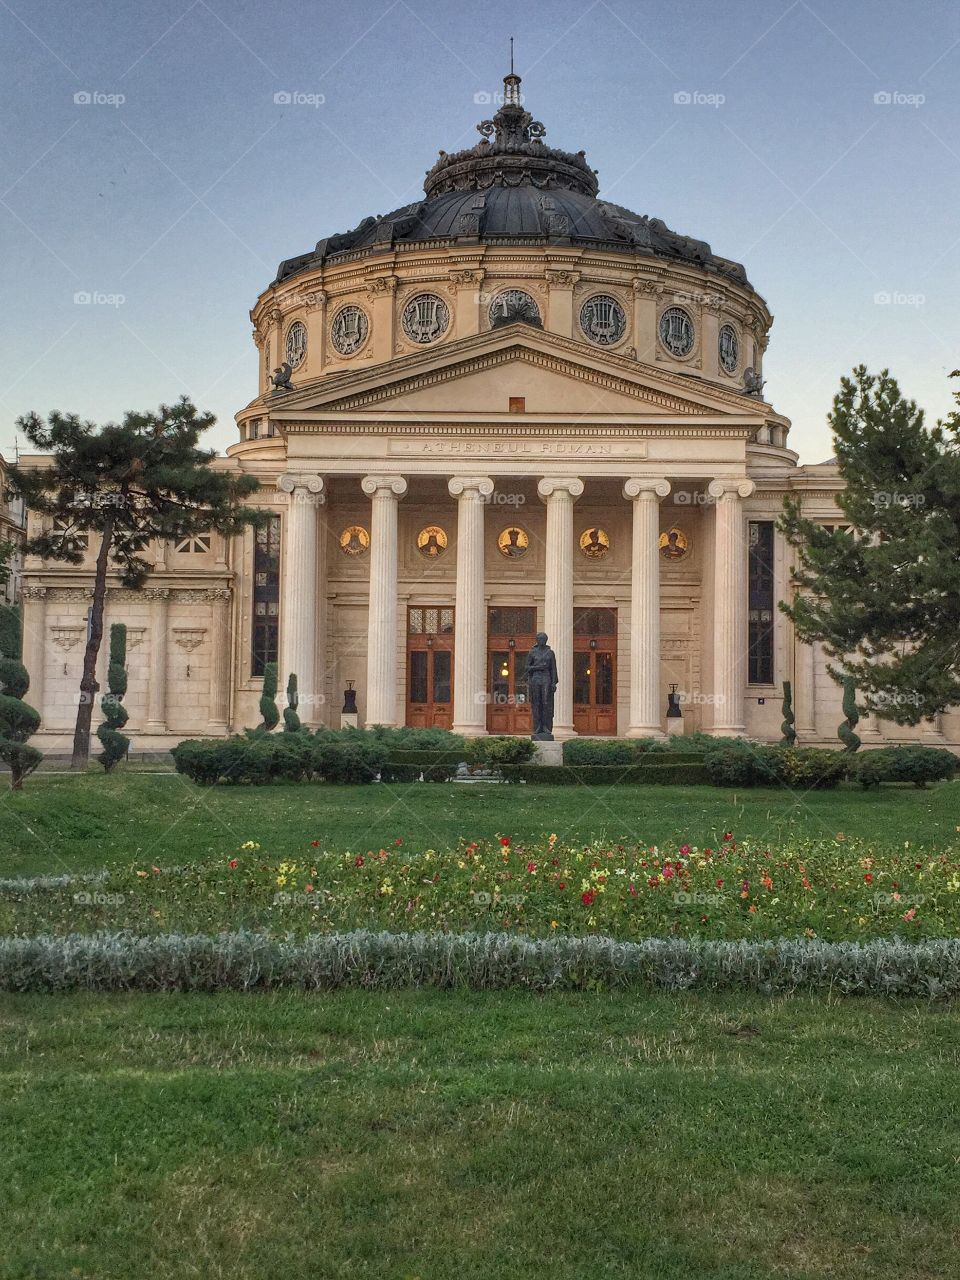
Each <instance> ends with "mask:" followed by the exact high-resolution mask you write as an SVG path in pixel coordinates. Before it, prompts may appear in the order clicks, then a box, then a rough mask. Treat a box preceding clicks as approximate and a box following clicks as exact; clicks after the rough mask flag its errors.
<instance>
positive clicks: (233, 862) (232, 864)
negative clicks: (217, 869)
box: [227, 858, 239, 871]
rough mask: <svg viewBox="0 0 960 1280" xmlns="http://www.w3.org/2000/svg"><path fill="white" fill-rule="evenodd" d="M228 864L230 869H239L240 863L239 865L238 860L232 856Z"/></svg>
mask: <svg viewBox="0 0 960 1280" xmlns="http://www.w3.org/2000/svg"><path fill="white" fill-rule="evenodd" d="M227 865H228V866H229V867H230V870H231V871H236V869H237V867H238V865H239V864H238V862H237V860H236V858H231V859H230V862H229V863H228V864H227Z"/></svg>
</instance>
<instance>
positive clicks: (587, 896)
mask: <svg viewBox="0 0 960 1280" xmlns="http://www.w3.org/2000/svg"><path fill="white" fill-rule="evenodd" d="M580 901H581V902H582V903H583V905H584V906H585V907H589V906H590V904H591V902H593V894H592V893H591V892H590V891H589V889H588V890H587V892H586V893H581V895H580Z"/></svg>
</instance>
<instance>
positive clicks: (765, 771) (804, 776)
mask: <svg viewBox="0 0 960 1280" xmlns="http://www.w3.org/2000/svg"><path fill="white" fill-rule="evenodd" d="M703 763H704V768H705V771H706V774H707V779H708V781H709V782H711V783H712V784H713V785H714V786H716V787H801V788H803V789H804V790H817V791H822V790H829V789H832V788H833V787H836V786H837V785H838V784H839V783H840V782H841V781H842V779H843V778H844V777H846V773H847V765H848V763H849V758H848V757H847V756H846V755H844V754H843V753H841V752H839V751H826V750H822V749H820V748H818V747H764V746H759V745H756V744H751V743H743V742H741V743H738V744H737V745H736V746H734V745H724V746H722V747H721V748H720V749H719V750H716V751H709V752H707V754H706V755H705V756H704V757H703Z"/></svg>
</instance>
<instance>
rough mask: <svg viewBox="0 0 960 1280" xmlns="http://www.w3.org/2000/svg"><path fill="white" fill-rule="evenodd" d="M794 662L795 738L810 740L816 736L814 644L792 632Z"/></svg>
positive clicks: (815, 653)
mask: <svg viewBox="0 0 960 1280" xmlns="http://www.w3.org/2000/svg"><path fill="white" fill-rule="evenodd" d="M794 646H795V647H794V663H795V666H796V677H795V685H796V687H795V689H794V702H795V714H796V717H797V720H796V725H795V728H796V730H797V738H798V739H799V740H800V741H801V742H804V741H810V740H812V739H813V738H815V737H816V736H817V685H816V657H817V651H816V646H815V645H814V644H812V643H811V644H805V643H804V641H802V640H801V639H800V638H799V637H798V636H797V635H796V634H794Z"/></svg>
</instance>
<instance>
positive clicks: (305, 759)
mask: <svg viewBox="0 0 960 1280" xmlns="http://www.w3.org/2000/svg"><path fill="white" fill-rule="evenodd" d="M170 754H171V755H172V756H173V762H174V766H175V768H176V770H177V772H178V773H182V774H184V775H185V776H186V777H188V778H190V779H192V780H193V781H194V782H196V783H199V784H200V785H201V786H208V787H212V786H214V785H215V784H216V783H218V782H220V781H221V780H222V781H223V782H227V783H234V784H236V785H242V784H246V785H250V786H258V785H262V784H265V783H268V782H275V781H277V780H283V781H284V782H305V781H306V780H307V779H308V778H310V776H311V775H312V773H313V758H312V757H313V739H312V738H311V737H310V736H309V734H301V733H296V734H294V733H290V734H275V735H270V734H264V735H261V736H259V737H253V738H248V737H246V736H244V735H242V734H241V735H237V736H236V737H233V738H188V739H187V740H186V741H185V742H180V743H178V744H177V746H175V747H174V748H173V749H172V750H171V752H170Z"/></svg>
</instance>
